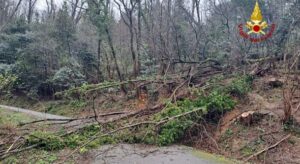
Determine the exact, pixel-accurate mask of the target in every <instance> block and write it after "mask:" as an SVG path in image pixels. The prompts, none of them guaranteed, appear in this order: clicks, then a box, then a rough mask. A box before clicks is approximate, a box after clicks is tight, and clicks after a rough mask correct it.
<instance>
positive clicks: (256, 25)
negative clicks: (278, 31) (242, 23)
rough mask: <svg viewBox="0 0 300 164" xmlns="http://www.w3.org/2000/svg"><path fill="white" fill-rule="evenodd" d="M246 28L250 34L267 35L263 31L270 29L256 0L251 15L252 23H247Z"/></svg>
mask: <svg viewBox="0 0 300 164" xmlns="http://www.w3.org/2000/svg"><path fill="white" fill-rule="evenodd" d="M246 27H247V28H248V29H249V30H250V31H249V32H248V34H252V33H255V34H263V35H264V34H265V32H264V31H263V29H265V28H267V27H268V24H267V22H266V21H263V16H262V13H261V10H260V7H259V4H258V2H257V0H256V4H255V7H254V10H253V13H252V15H251V21H247V24H246Z"/></svg>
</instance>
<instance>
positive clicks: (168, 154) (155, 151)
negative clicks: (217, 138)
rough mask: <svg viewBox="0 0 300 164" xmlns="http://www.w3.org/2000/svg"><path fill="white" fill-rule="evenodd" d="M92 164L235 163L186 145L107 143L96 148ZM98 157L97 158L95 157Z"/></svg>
mask: <svg viewBox="0 0 300 164" xmlns="http://www.w3.org/2000/svg"><path fill="white" fill-rule="evenodd" d="M93 154H94V155H92V157H91V158H90V160H91V161H90V162H89V163H92V164H106V163H109V164H184V163H187V164H234V163H236V161H231V160H229V159H226V158H224V157H221V156H216V155H213V154H209V153H205V152H202V151H197V150H194V149H193V148H190V147H185V146H176V145H174V146H169V147H155V146H146V145H126V144H120V145H106V146H102V147H101V148H100V149H99V150H95V151H94V153H93ZM95 157H96V158H95Z"/></svg>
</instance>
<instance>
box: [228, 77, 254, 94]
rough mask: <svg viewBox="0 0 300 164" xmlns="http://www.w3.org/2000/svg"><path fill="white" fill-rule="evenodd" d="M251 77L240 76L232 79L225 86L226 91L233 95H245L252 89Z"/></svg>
mask: <svg viewBox="0 0 300 164" xmlns="http://www.w3.org/2000/svg"><path fill="white" fill-rule="evenodd" d="M252 83H253V77H252V76H248V75H245V76H241V77H238V78H236V79H234V80H233V81H232V83H231V85H230V86H228V87H227V91H228V92H229V93H230V94H232V95H234V96H241V97H243V96H245V95H246V94H247V93H248V92H250V91H251V89H252Z"/></svg>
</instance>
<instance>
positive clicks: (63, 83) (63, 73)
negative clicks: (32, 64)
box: [52, 67, 85, 90]
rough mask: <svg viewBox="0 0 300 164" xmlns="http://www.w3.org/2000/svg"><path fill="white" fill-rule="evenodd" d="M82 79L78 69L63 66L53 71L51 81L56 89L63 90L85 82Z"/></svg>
mask: <svg viewBox="0 0 300 164" xmlns="http://www.w3.org/2000/svg"><path fill="white" fill-rule="evenodd" d="M84 79H85V78H84V76H83V75H82V74H81V73H80V72H79V71H77V70H74V69H71V68H69V67H63V68H61V69H60V70H58V71H57V72H56V73H55V75H54V77H53V78H52V83H53V84H54V86H55V88H57V90H63V89H69V88H71V87H76V86H80V85H82V84H83V83H84V82H85V80H84Z"/></svg>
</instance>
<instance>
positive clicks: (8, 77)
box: [0, 73, 17, 93]
mask: <svg viewBox="0 0 300 164" xmlns="http://www.w3.org/2000/svg"><path fill="white" fill-rule="evenodd" d="M16 82H17V77H16V76H15V75H13V74H8V73H5V74H0V93H1V92H2V93H3V92H4V93H9V92H10V91H12V90H13V87H14V85H15V84H16Z"/></svg>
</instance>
